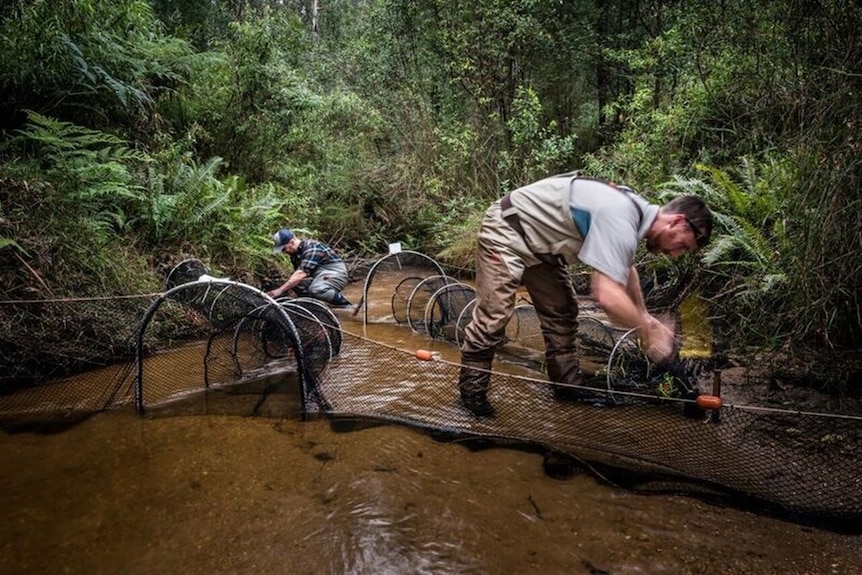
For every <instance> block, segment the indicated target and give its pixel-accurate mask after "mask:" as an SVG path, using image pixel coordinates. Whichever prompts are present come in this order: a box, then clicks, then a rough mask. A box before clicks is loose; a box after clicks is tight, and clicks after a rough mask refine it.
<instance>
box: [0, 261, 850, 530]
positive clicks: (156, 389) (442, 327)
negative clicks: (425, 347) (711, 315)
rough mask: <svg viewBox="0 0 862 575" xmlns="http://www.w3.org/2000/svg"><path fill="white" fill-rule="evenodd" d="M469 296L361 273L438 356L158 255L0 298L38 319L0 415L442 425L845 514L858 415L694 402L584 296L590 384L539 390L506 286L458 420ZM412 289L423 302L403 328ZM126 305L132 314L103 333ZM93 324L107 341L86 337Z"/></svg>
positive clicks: (620, 480)
mask: <svg viewBox="0 0 862 575" xmlns="http://www.w3.org/2000/svg"><path fill="white" fill-rule="evenodd" d="M384 277H386V281H385V282H384V281H380V280H381V279H383V278H384ZM393 286H394V287H393ZM423 286H427V288H426V287H423ZM432 286H433V289H432ZM474 295H475V294H474V292H473V290H472V288H471V287H470V286H469V285H466V284H464V283H461V282H458V281H455V280H452V279H451V278H449V277H448V276H446V275H445V274H444V273H441V269H440V266H439V265H437V264H436V263H434V262H433V260H430V259H429V258H426V257H425V256H421V257H419V256H417V255H415V254H412V253H409V252H407V253H405V252H401V253H400V254H393V255H391V256H387V257H386V258H383V259H382V260H380V261H379V262H378V264H375V266H373V267H372V269H371V270H370V271H369V274H368V277H367V279H366V282H365V286H364V292H363V300H362V307H363V308H364V309H365V315H366V317H370V318H371V319H372V321H374V322H379V323H391V324H393V325H396V326H397V325H398V324H401V325H402V326H403V329H404V330H408V328H409V331H410V332H411V333H414V335H415V336H416V337H419V338H424V339H425V340H426V341H428V342H432V340H439V342H440V343H439V344H436V343H435V345H440V346H443V348H441V349H444V350H448V353H450V355H451V357H452V359H450V360H447V359H444V358H443V357H442V355H440V354H438V355H437V356H436V357H435V359H434V360H432V361H420V360H419V359H417V357H416V355H415V354H414V352H413V351H407V350H400V349H396V348H393V347H391V346H388V345H384V344H381V343H378V342H375V341H372V340H371V339H368V338H365V337H360V336H359V335H355V334H351V333H349V332H347V331H344V330H342V327H341V325H340V324H339V321H338V319H337V317H336V316H335V315H334V314H333V312H332V311H331V310H330V309H329V308H328V307H327V306H326V305H324V304H321V303H320V302H318V301H316V300H311V299H303V298H300V299H284V300H278V301H276V300H273V299H271V298H269V297H268V296H266V294H264V293H263V292H261V291H260V290H258V289H256V288H254V287H252V286H248V285H245V284H241V283H238V282H233V281H230V280H227V279H220V278H213V277H211V276H209V275H208V274H207V270H206V267H205V266H204V265H203V264H202V263H201V262H199V261H197V260H187V261H186V262H182V263H181V264H180V265H178V266H177V267H176V268H174V269H173V270H172V271H171V273H170V274H169V275H168V278H167V280H166V284H165V291H164V292H163V293H160V294H153V295H149V296H141V297H139V298H136V299H122V298H120V299H105V300H69V301H64V302H38V303H29V302H28V303H26V304H24V303H22V304H20V305H14V306H12V305H5V306H0V311H2V315H0V318H2V319H3V321H4V322H7V323H8V324H9V325H10V326H13V325H15V324H14V322H15V321H21V320H23V321H26V322H28V325H38V326H40V330H35V329H34V330H28V333H33V334H35V335H31V336H27V338H24V337H19V338H16V337H13V336H12V335H11V333H14V332H10V334H5V335H4V336H3V337H4V346H5V345H7V344H9V346H10V347H8V348H4V350H5V349H10V350H11V354H10V355H8V356H7V355H5V354H4V361H6V362H7V363H8V365H7V369H6V370H5V372H4V373H5V375H3V376H2V378H0V422H2V425H3V426H4V427H5V428H6V429H29V428H31V427H32V426H34V425H37V424H38V425H40V426H46V425H47V426H52V425H53V426H62V425H69V424H72V423H75V422H77V421H79V420H80V418H82V417H86V416H87V415H89V414H92V413H95V412H98V411H102V410H105V409H113V408H119V407H123V406H128V407H130V408H131V407H133V408H135V409H137V410H138V411H139V412H141V413H160V412H166V413H201V414H213V413H219V414H221V413H229V414H240V415H265V416H274V417H287V416H290V417H292V416H309V415H317V414H320V415H328V416H331V417H333V418H339V419H341V420H344V419H345V418H348V419H354V418H358V419H361V420H375V421H390V422H398V423H403V424H407V425H411V426H415V427H419V428H423V429H427V430H429V431H432V432H434V433H435V434H437V435H439V436H441V437H451V438H464V437H473V438H483V439H491V440H494V441H497V442H503V443H506V444H517V445H527V446H531V447H540V448H543V449H547V450H552V451H555V452H560V453H565V454H568V455H570V456H571V457H572V458H575V459H577V460H579V461H581V462H583V463H584V465H585V466H587V467H588V468H589V469H591V470H592V471H594V472H595V473H596V474H597V475H598V476H600V477H601V478H603V479H605V480H607V481H609V482H611V483H614V484H617V485H622V486H625V487H629V488H632V489H635V490H637V491H642V492H669V491H671V492H681V491H682V492H690V493H696V494H701V495H705V496H713V497H722V498H728V499H729V500H734V501H746V502H750V503H751V504H753V505H755V506H758V507H759V508H762V509H764V510H770V511H775V512H779V513H781V514H785V515H788V516H789V517H791V518H794V519H798V520H802V521H819V522H824V523H825V524H826V525H828V526H831V527H835V526H841V527H845V528H848V529H857V530H858V529H859V527H860V525H862V521H860V520H862V454H860V453H859V450H858V445H859V444H860V440H862V425H860V423H862V418H860V417H855V416H838V415H830V414H816V413H809V412H796V411H788V410H778V409H769V408H763V407H747V406H734V405H724V406H720V405H718V404H715V403H708V402H707V403H702V404H699V403H698V400H697V399H696V398H697V396H698V393H700V392H699V391H698V390H697V389H695V388H696V386H695V385H694V384H693V383H692V381H694V380H693V379H692V370H691V369H689V368H688V367H687V366H680V365H676V366H672V368H671V369H665V370H658V369H656V368H655V366H652V365H651V364H650V363H649V362H648V361H647V360H646V358H645V357H644V356H643V353H642V352H641V350H640V349H639V347H638V345H637V341H636V339H635V338H634V337H633V335H632V334H630V333H629V332H626V331H623V330H619V329H617V328H615V327H613V326H611V325H610V324H609V323H608V322H606V321H604V320H603V318H602V317H601V316H600V315H599V314H595V313H593V311H594V310H589V309H588V303H587V302H584V306H583V307H582V317H581V320H580V325H579V335H578V341H577V345H578V349H579V350H580V353H581V357H582V361H581V366H582V369H583V371H584V372H585V374H586V375H587V376H588V377H589V383H588V385H589V386H590V387H588V388H587V393H589V394H590V395H591V397H588V398H586V399H585V400H584V401H580V402H561V401H559V400H556V399H554V396H553V393H552V392H551V389H550V387H549V385H548V382H547V379H546V377H545V375H544V374H543V371H542V370H543V363H544V361H543V353H542V350H543V347H544V345H543V342H542V336H541V329H540V327H539V322H538V318H537V317H536V314H535V310H534V309H533V307H532V305H530V303H529V302H528V301H526V300H523V301H520V302H519V304H518V306H517V309H516V311H515V314H514V316H513V319H512V321H511V322H510V325H509V327H508V329H507V334H506V343H505V345H504V346H503V348H502V349H501V353H500V354H499V355H498V358H497V361H496V362H495V364H494V371H493V373H492V378H491V379H492V386H491V391H490V396H489V398H490V400H491V402H492V403H493V404H494V406H495V407H496V408H497V415H496V416H495V417H494V418H491V419H477V418H475V417H473V416H472V415H471V414H470V413H469V412H467V411H466V410H464V409H463V407H462V406H461V405H460V403H459V394H458V387H457V380H458V371H459V368H460V366H459V364H458V362H457V361H456V359H457V347H456V344H458V343H459V338H460V337H461V334H462V332H463V327H464V326H465V325H466V323H467V322H468V321H469V317H470V314H471V309H472V305H473V302H474V300H473V297H474ZM411 301H413V302H414V303H417V304H418V303H419V302H420V301H421V302H422V303H421V306H420V307H421V315H417V317H416V322H417V325H419V326H420V327H419V329H416V327H414V325H413V321H412V320H411V318H412V317H413V305H412V304H411ZM130 309H133V310H135V311H136V313H135V316H136V317H137V318H138V320H139V321H137V322H132V325H130V326H127V328H126V329H125V331H123V330H121V329H113V328H114V327H115V326H114V325H113V324H114V323H121V320H120V318H121V317H124V318H128V317H129V311H130ZM417 309H418V308H417ZM71 322H76V323H75V326H76V327H77V328H78V330H77V333H79V334H80V335H79V336H78V337H77V338H69V337H65V338H63V337H60V336H59V335H55V332H56V334H60V333H63V334H68V333H70V331H69V324H70V323H71ZM126 323H129V322H128V321H126ZM107 329H111V330H112V331H111V332H110V333H111V337H110V338H105V337H100V338H97V336H98V335H101V333H100V332H99V330H107ZM72 333H75V330H72ZM168 334H170V338H174V339H173V340H171V339H169V338H168V337H169V336H168ZM177 337H179V338H180V341H179V342H177V340H176V338H177ZM91 339H93V340H95V339H98V345H96V344H94V343H92V342H91V341H90V340H91ZM85 344H90V345H88V346H87V348H88V350H89V356H88V355H87V353H85V349H84V347H85ZM26 345H30V346H34V349H38V350H40V351H38V352H36V353H34V352H33V350H32V349H31V350H30V355H29V356H28V357H36V358H38V360H39V361H35V362H34V361H27V362H21V364H19V363H17V362H16V361H15V359H16V358H19V357H23V355H16V353H23V351H22V348H21V347H20V346H26ZM15 346H19V347H15ZM94 348H95V349H97V350H98V351H99V355H100V356H101V357H102V358H103V359H100V360H99V362H98V363H97V364H94V363H92V360H85V359H80V358H85V357H92V350H93V349H94ZM16 350H18V351H17V352H16ZM120 358H121V359H122V360H121V361H118V359H120ZM507 358H520V359H522V360H526V362H523V361H522V363H525V364H526V366H527V367H528V370H526V372H525V371H523V370H522V371H520V372H518V374H517V375H516V374H513V373H512V371H513V370H512V369H510V368H511V364H510V363H509V362H508V359H507ZM60 360H65V361H60ZM40 362H44V364H40ZM515 371H517V370H515ZM707 397H709V396H707Z"/></svg>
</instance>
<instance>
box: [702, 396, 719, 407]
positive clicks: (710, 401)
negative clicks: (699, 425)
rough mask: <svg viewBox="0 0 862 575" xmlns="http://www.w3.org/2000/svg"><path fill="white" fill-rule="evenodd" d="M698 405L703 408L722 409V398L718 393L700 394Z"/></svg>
mask: <svg viewBox="0 0 862 575" xmlns="http://www.w3.org/2000/svg"><path fill="white" fill-rule="evenodd" d="M697 406H698V407H700V408H701V409H716V410H718V409H721V398H720V397H718V396H717V395H698V396H697Z"/></svg>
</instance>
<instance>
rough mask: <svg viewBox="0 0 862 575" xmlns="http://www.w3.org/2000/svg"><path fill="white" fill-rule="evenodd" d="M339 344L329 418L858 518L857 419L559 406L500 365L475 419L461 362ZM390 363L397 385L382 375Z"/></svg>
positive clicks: (623, 401)
mask: <svg viewBox="0 0 862 575" xmlns="http://www.w3.org/2000/svg"><path fill="white" fill-rule="evenodd" d="M344 349H345V351H344V352H343V353H342V354H341V355H340V356H339V357H338V358H335V359H334V360H333V361H332V362H331V363H330V364H329V365H328V366H327V367H326V368H325V369H324V370H323V371H322V373H321V377H320V379H319V381H320V385H321V395H322V396H324V397H325V398H326V399H327V401H328V403H329V406H330V407H329V414H330V415H340V416H349V417H361V418H372V419H380V420H387V421H393V422H398V423H404V424H408V425H411V426H417V427H422V428H426V429H429V430H432V431H434V432H437V433H440V432H444V433H447V434H450V435H451V436H452V437H453V438H454V437H460V436H468V437H487V438H492V439H497V440H504V441H507V442H514V443H525V444H531V445H541V446H545V447H547V448H548V449H552V450H555V451H558V452H562V453H566V454H569V455H570V456H572V457H573V458H576V459H578V460H581V461H583V462H586V463H587V464H588V466H589V467H590V468H591V469H592V470H593V471H595V472H596V473H597V474H599V475H600V476H602V477H603V478H605V479H607V480H608V481H611V482H613V483H616V484H618V485H624V486H626V487H629V488H632V489H635V490H637V491H642V492H663V493H665V492H688V493H695V494H701V495H705V496H717V497H725V498H732V499H735V500H738V501H739V500H742V501H747V502H749V503H750V504H753V505H755V506H759V508H761V509H763V510H765V511H772V512H779V513H782V514H786V515H788V516H791V517H794V518H797V519H806V520H821V521H824V522H826V523H830V524H831V525H832V526H833V527H834V526H836V525H838V524H840V525H842V526H844V527H849V528H853V526H855V527H856V528H858V527H859V521H860V520H862V490H860V487H862V476H860V471H862V454H860V453H859V452H858V449H857V446H858V445H859V441H860V440H862V426H860V421H862V420H860V419H859V418H842V417H825V416H822V415H818V414H810V413H798V412H797V413H791V412H786V411H776V410H770V409H765V408H753V407H742V406H724V407H722V408H721V409H720V415H719V413H716V412H713V411H712V410H703V409H697V410H694V411H693V410H691V409H687V408H690V407H692V406H696V403H695V402H694V401H692V400H685V399H681V398H661V400H659V399H658V397H657V395H656V394H655V393H635V392H624V391H613V390H611V391H608V390H607V389H596V390H595V392H594V393H595V399H596V401H589V400H587V401H583V402H560V401H557V400H555V399H554V397H553V393H552V391H551V389H550V387H549V385H548V384H547V381H546V380H545V379H544V377H542V376H541V375H540V374H537V375H536V377H535V378H530V377H525V376H519V375H510V374H506V373H502V372H501V371H497V370H496V369H495V371H494V372H493V373H492V378H491V391H490V394H489V399H490V401H491V402H492V403H493V405H494V406H495V407H496V408H497V414H496V415H495V417H493V418H491V419H478V418H475V417H473V416H472V415H471V414H469V413H468V412H467V411H465V410H464V409H463V408H462V407H461V406H460V403H459V396H458V390H457V380H458V371H459V369H460V366H459V364H458V363H457V362H452V361H447V360H444V359H441V358H439V357H436V358H435V359H434V360H433V361H421V360H419V359H416V358H415V357H412V355H413V354H411V353H410V352H409V351H404V350H398V349H394V348H391V347H388V346H383V345H380V344H377V343H375V342H372V341H369V340H365V339H363V338H360V337H359V336H355V335H350V334H345V346H344ZM394 366H398V367H397V369H398V370H399V377H398V379H397V381H393V379H392V378H391V376H387V375H386V374H387V373H388V372H390V371H391V370H392V369H393V368H394ZM382 382H391V383H388V384H384V385H381V383H382ZM608 395H611V396H612V397H613V398H614V399H613V401H611V402H608V401H606V398H607V397H608ZM692 412H693V413H694V415H692ZM621 471H622V472H625V473H622V474H621V473H620V472H621Z"/></svg>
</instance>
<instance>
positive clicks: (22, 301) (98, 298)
mask: <svg viewBox="0 0 862 575" xmlns="http://www.w3.org/2000/svg"><path fill="white" fill-rule="evenodd" d="M162 295H164V292H155V293H142V294H132V295H106V296H93V297H69V298H49V299H11V300H0V305H22V304H33V303H70V302H82V301H105V300H113V299H137V298H154V297H161V296H162Z"/></svg>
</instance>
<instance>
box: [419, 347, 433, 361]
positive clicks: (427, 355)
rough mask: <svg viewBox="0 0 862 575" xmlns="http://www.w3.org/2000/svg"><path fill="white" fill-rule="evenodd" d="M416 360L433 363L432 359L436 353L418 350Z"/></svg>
mask: <svg viewBox="0 0 862 575" xmlns="http://www.w3.org/2000/svg"><path fill="white" fill-rule="evenodd" d="M416 359H421V360H422V361H431V360H432V359H434V352H433V351H429V350H427V349H417V350H416Z"/></svg>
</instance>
